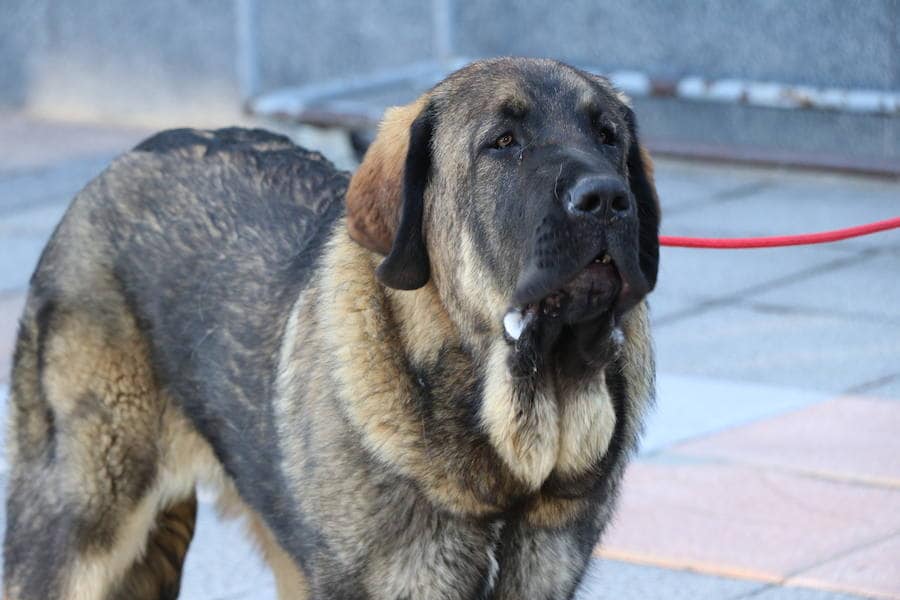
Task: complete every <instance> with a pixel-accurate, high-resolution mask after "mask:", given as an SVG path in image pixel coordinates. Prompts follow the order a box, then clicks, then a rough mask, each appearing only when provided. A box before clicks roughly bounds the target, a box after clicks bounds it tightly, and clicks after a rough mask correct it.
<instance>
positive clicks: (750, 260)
mask: <svg viewBox="0 0 900 600" xmlns="http://www.w3.org/2000/svg"><path fill="white" fill-rule="evenodd" d="M857 256H859V254H858V252H857V251H854V250H852V249H848V248H837V247H835V248H830V247H824V246H809V247H795V248H766V249H759V250H703V249H696V248H670V247H666V248H663V249H662V250H661V253H660V268H659V280H658V282H657V288H656V290H654V292H653V294H652V295H651V296H650V305H651V307H652V308H653V314H654V317H655V318H657V319H660V318H664V317H669V316H671V315H673V314H678V313H680V312H684V311H685V310H686V309H687V310H690V309H691V308H692V307H696V305H698V304H701V303H703V302H708V301H710V300H716V299H723V298H729V297H730V298H735V299H737V298H745V297H747V296H748V295H749V294H750V293H752V292H753V291H754V290H758V289H762V288H765V287H766V286H771V285H776V284H779V283H785V282H789V281H791V280H793V279H797V278H798V277H800V276H804V275H807V274H810V273H815V272H818V271H821V270H827V269H829V268H832V267H836V266H839V265H842V264H845V265H851V264H855V263H856V262H857V261H856V260H855V258H856V257H857Z"/></svg>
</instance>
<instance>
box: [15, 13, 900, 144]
mask: <svg viewBox="0 0 900 600" xmlns="http://www.w3.org/2000/svg"><path fill="white" fill-rule="evenodd" d="M449 54H454V55H457V56H465V57H480V56H490V55H496V54H524V55H533V56H551V57H556V58H561V59H563V60H567V61H570V62H573V63H577V64H580V65H583V66H595V67H598V68H601V69H604V70H618V69H634V70H639V71H642V72H644V73H646V74H648V75H650V76H653V77H661V78H671V79H676V78H680V77H683V76H686V75H699V76H703V77H707V78H729V77H733V78H740V79H750V80H763V81H765V80H772V81H778V82H782V83H787V84H808V85H814V86H826V87H829V86H834V87H840V88H867V89H874V90H881V91H892V90H893V91H896V90H900V0H681V1H676V0H629V1H628V2H620V1H612V0H610V1H598V0H553V1H548V0H521V1H519V2H514V3H513V2H508V1H505V0H479V1H474V0H472V1H462V0H382V1H366V0H343V1H341V0H164V1H163V0H161V1H158V2H142V1H138V0H119V1H117V2H97V1H96V0H0V56H2V60H0V108H12V109H22V108H24V109H26V110H29V111H31V112H35V113H39V114H46V115H53V116H73V117H77V118H87V119H104V120H117V121H131V122H141V123H154V122H159V123H171V122H172V121H173V120H177V121H180V122H185V123H198V124H209V123H221V122H227V121H232V120H235V119H237V118H239V115H240V108H241V104H242V101H243V100H244V99H245V98H246V97H247V96H248V95H251V94H255V93H259V92H265V91H269V90H272V89H276V88H279V87H283V86H290V85H303V84H307V83H312V82H318V81H323V80H327V79H331V78H335V77H347V76H353V75H357V74H365V73H370V72H372V71H373V70H377V69H383V68H390V67H395V66H402V65H405V64H409V63H411V62H414V61H421V60H427V59H434V58H439V57H443V56H447V55H449ZM640 104H641V106H642V110H643V111H644V112H645V113H646V115H645V116H644V119H643V120H644V122H645V126H644V128H645V131H646V132H647V133H648V135H651V136H656V137H663V138H665V139H667V140H674V141H677V140H678V139H681V138H699V141H700V142H701V143H710V144H719V143H721V144H737V145H742V144H749V145H754V144H756V145H759V144H762V145H763V146H765V144H767V143H769V142H768V141H767V139H776V140H777V143H776V142H772V143H773V144H775V145H776V146H778V147H782V146H785V145H786V147H793V146H796V147H797V148H801V149H805V150H808V149H812V151H814V152H832V153H833V152H837V153H839V154H841V153H844V154H848V155H850V154H852V155H854V156H861V157H863V158H865V157H867V156H871V157H874V158H877V159H879V160H892V159H893V158H900V142H898V137H900V126H898V125H897V121H898V119H897V118H896V117H877V116H871V117H860V116H856V115H840V114H836V113H816V111H778V110H772V109H758V108H749V107H740V106H732V107H729V106H712V105H698V104H696V103H684V102H680V101H675V100H657V99H648V100H646V101H643V102H641V103H640ZM709 119H712V120H713V121H712V123H713V124H714V125H715V126H714V127H713V126H711V124H710V121H709ZM848 138H849V139H852V140H853V143H849V144H848V143H846V142H847V140H848ZM841 143H844V147H843V148H841V147H840V144H841ZM792 145H793V146H792Z"/></svg>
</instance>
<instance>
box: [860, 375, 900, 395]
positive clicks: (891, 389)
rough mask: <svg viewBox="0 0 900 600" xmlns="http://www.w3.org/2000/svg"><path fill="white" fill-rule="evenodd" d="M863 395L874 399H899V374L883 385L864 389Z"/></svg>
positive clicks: (887, 379)
mask: <svg viewBox="0 0 900 600" xmlns="http://www.w3.org/2000/svg"><path fill="white" fill-rule="evenodd" d="M864 393H865V394H866V395H869V396H874V397H875V398H888V399H900V372H898V373H897V374H896V375H894V376H893V377H888V378H886V381H884V382H883V383H879V384H876V385H873V386H870V387H868V388H866V389H865V391H864Z"/></svg>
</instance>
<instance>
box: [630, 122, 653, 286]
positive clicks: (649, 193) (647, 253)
mask: <svg viewBox="0 0 900 600" xmlns="http://www.w3.org/2000/svg"><path fill="white" fill-rule="evenodd" d="M625 121H626V122H627V123H628V131H629V134H630V137H631V145H630V146H629V148H628V185H629V186H630V187H631V193H632V194H634V199H635V201H636V202H637V206H638V222H639V223H640V233H639V244H640V266H641V272H643V274H644V277H645V278H646V279H647V283H648V284H650V289H651V290H652V289H653V288H654V287H655V286H656V276H657V273H658V271H659V220H660V208H659V196H658V195H657V194H656V185H655V184H654V183H653V161H652V160H651V159H650V154H649V153H648V152H647V151H646V150H644V148H643V146H641V144H640V141H639V140H638V131H637V122H636V121H635V118H634V111H632V110H631V108H630V107H627V106H626V108H625Z"/></svg>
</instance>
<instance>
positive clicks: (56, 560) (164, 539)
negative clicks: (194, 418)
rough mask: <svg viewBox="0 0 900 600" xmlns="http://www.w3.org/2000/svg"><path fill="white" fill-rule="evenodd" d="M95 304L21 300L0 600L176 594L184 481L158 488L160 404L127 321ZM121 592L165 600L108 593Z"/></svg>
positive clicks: (186, 512) (190, 508)
mask: <svg viewBox="0 0 900 600" xmlns="http://www.w3.org/2000/svg"><path fill="white" fill-rule="evenodd" d="M94 300H96V296H95V297H94ZM106 300H107V301H106V302H104V303H103V304H102V305H101V306H98V304H97V303H96V302H94V303H90V302H72V301H68V302H64V301H61V300H60V301H51V300H47V299H42V300H41V301H39V300H38V299H36V298H35V297H32V298H31V299H30V301H29V305H28V307H27V309H26V314H25V316H24V318H23V320H22V325H21V328H20V333H19V339H18V342H17V349H16V356H15V364H14V369H13V379H12V386H11V388H12V396H11V403H10V404H11V431H10V444H9V446H10V448H9V450H10V461H11V474H10V481H9V498H8V502H7V509H8V514H7V530H6V536H5V540H4V558H5V568H4V593H5V598H6V600H19V599H23V600H24V599H28V600H32V599H34V598H42V599H46V600H53V599H57V598H58V599H63V598H64V599H66V600H107V599H108V598H122V597H126V596H127V597H129V598H138V599H141V598H150V597H152V598H174V597H175V595H176V594H177V585H178V572H180V568H181V565H180V562H181V560H182V559H183V557H184V552H185V551H186V548H187V543H188V541H189V539H190V534H191V532H192V530H193V519H194V504H193V499H191V500H188V501H187V503H184V502H182V501H183V499H184V498H186V497H190V495H191V494H192V492H193V485H192V482H190V481H189V480H188V479H187V478H185V481H184V482H183V483H182V484H181V485H180V489H177V490H176V489H174V488H172V486H171V485H168V484H165V482H164V481H163V479H165V477H166V475H165V472H166V471H167V469H166V468H165V467H164V466H163V462H162V460H163V458H164V457H165V455H166V453H167V448H166V442H165V441H164V440H166V439H168V436H166V435H164V434H165V432H164V431H163V426H164V423H165V422H166V419H165V418H164V417H165V412H166V398H165V395H164V394H163V393H162V392H161V391H160V390H159V389H158V387H157V383H156V381H155V377H154V374H153V372H152V369H151V365H150V361H149V356H148V351H147V348H146V345H145V343H144V340H143V338H142V336H141V335H140V332H139V330H138V328H137V325H136V323H135V321H134V319H133V317H131V315H130V313H129V312H128V311H127V310H126V309H125V307H124V306H123V305H116V304H114V303H111V302H109V299H106ZM169 507H171V508H169ZM161 511H162V512H161ZM148 544H149V545H148ZM164 563H168V564H164ZM151 580H153V585H155V586H156V588H154V587H153V585H150V584H148V583H147V582H148V581H151ZM129 586H131V587H129ZM132 588H133V589H137V590H141V589H146V590H153V589H159V590H161V591H165V593H162V594H157V595H149V596H148V595H145V596H142V595H139V594H134V595H129V594H128V593H127V592H126V591H122V592H121V593H119V592H120V590H130V589H132ZM115 594H119V595H118V596H116V595H115ZM122 594H126V596H123V595H122ZM166 594H168V595H166Z"/></svg>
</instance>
